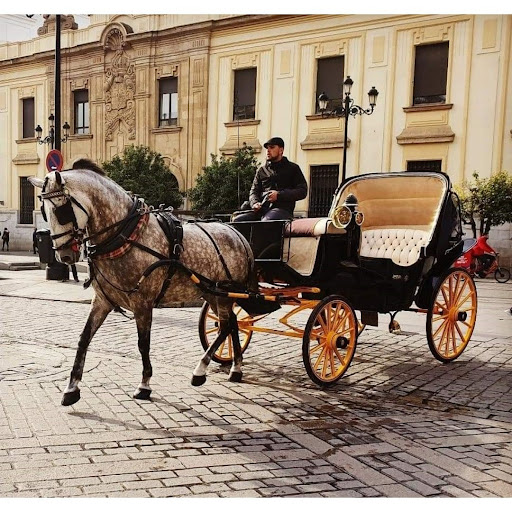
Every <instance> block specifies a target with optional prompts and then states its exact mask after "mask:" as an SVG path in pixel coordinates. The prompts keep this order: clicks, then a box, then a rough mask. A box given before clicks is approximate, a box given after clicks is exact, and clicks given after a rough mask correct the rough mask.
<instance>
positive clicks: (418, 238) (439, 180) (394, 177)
mask: <svg viewBox="0 0 512 512" xmlns="http://www.w3.org/2000/svg"><path fill="white" fill-rule="evenodd" d="M449 186H450V184H449V179H448V178H447V176H445V175H443V174H439V173H392V174H371V175H363V176H359V177H357V178H354V179H353V180H351V181H349V182H348V183H347V184H346V185H345V186H344V187H343V188H342V189H341V190H340V191H339V192H338V194H337V195H336V196H335V198H334V201H333V204H332V207H331V211H330V216H332V215H333V212H334V209H335V208H336V207H337V206H338V205H342V204H343V202H344V201H345V198H346V197H347V196H348V195H349V194H353V195H354V196H355V197H356V198H357V200H358V203H359V206H358V209H359V211H361V212H363V214H364V222H363V225H362V226H361V246H360V255H361V256H367V257H370V258H389V259H391V260H392V261H393V262H394V263H396V264H398V265H403V266H408V265H412V264H413V263H415V262H416V261H417V260H418V258H419V257H420V254H421V250H422V248H425V247H427V246H428V245H429V243H430V242H431V240H432V237H433V236H434V233H435V230H436V227H437V224H438V222H439V215H440V213H441V211H442V208H443V204H444V202H445V199H446V194H447V192H448V190H449Z"/></svg>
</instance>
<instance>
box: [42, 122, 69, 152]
mask: <svg viewBox="0 0 512 512" xmlns="http://www.w3.org/2000/svg"><path fill="white" fill-rule="evenodd" d="M48 121H50V129H49V132H50V133H49V134H48V135H47V136H46V137H42V135H43V129H42V128H41V126H40V125H37V126H36V137H37V141H38V142H39V144H50V148H51V149H53V148H54V146H55V142H56V135H55V124H54V121H55V117H54V116H53V114H50V116H49V117H48ZM70 128H71V126H69V124H68V122H67V121H66V122H65V123H64V124H63V125H62V129H63V130H64V137H62V138H61V139H60V141H61V142H67V140H68V138H69V130H70Z"/></svg>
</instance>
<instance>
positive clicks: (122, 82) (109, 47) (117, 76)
mask: <svg viewBox="0 0 512 512" xmlns="http://www.w3.org/2000/svg"><path fill="white" fill-rule="evenodd" d="M125 46H126V42H125V40H124V35H123V33H122V32H121V30H120V29H119V28H117V27H114V28H112V29H111V30H110V31H109V32H108V33H107V35H106V38H105V45H104V47H105V81H104V91H105V139H106V140H110V141H111V140H113V133H114V131H115V130H116V129H117V128H118V127H119V125H120V123H121V122H123V123H124V124H125V125H126V128H127V131H128V139H131V140H133V139H135V101H134V96H135V72H134V66H133V64H132V63H131V59H130V57H129V55H128V54H127V52H126V50H125Z"/></svg>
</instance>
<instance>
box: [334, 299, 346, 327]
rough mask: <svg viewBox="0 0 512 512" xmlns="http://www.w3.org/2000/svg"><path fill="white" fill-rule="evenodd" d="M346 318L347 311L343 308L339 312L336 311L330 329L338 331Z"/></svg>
mask: <svg viewBox="0 0 512 512" xmlns="http://www.w3.org/2000/svg"><path fill="white" fill-rule="evenodd" d="M339 306H341V304H339ZM346 320H347V312H346V311H345V310H342V311H341V313H338V315H337V317H336V319H335V322H334V326H333V329H332V330H333V331H335V332H338V330H339V328H340V326H342V325H344V324H345V322H346Z"/></svg>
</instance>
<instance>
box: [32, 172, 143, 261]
mask: <svg viewBox="0 0 512 512" xmlns="http://www.w3.org/2000/svg"><path fill="white" fill-rule="evenodd" d="M47 179H48V178H47ZM47 179H46V180H45V182H44V185H43V188H42V191H41V194H40V195H39V199H40V200H41V202H42V201H44V200H48V201H50V202H51V203H52V204H53V206H54V207H55V209H54V211H53V213H54V214H55V217H56V218H57V222H58V223H59V224H60V225H61V226H65V225H67V224H71V223H72V224H73V227H72V228H71V229H68V230H67V231H64V232H63V233H59V234H58V235H51V239H52V240H53V241H55V240H58V239H60V238H62V237H65V236H69V238H68V240H66V241H65V242H64V243H63V244H61V245H59V246H56V245H54V246H53V249H54V250H55V251H59V250H62V249H66V248H67V247H71V249H72V250H73V251H74V252H80V249H81V246H82V244H84V243H86V244H87V247H86V248H87V249H88V250H90V252H91V256H93V255H94V254H95V253H96V251H97V249H99V247H100V246H102V245H104V244H105V243H106V242H108V240H107V241H105V242H102V243H101V244H97V245H90V244H88V243H87V242H89V241H90V240H91V239H93V238H95V237H97V236H99V235H102V234H103V233H106V232H108V231H110V230H112V229H114V228H116V227H118V226H120V225H123V226H124V225H126V224H127V223H128V221H129V220H130V219H132V218H134V217H140V216H142V215H145V214H147V213H148V212H149V210H148V208H147V207H146V205H145V204H144V203H143V200H139V199H137V198H135V200H134V203H133V207H132V209H131V211H130V212H129V213H128V215H127V216H126V217H124V218H123V219H121V220H120V221H118V222H115V223H114V224H111V225H110V226H107V227H105V228H103V229H101V230H100V231H97V232H96V233H93V234H92V235H89V236H85V234H86V228H83V229H82V228H80V227H79V226H78V222H77V219H76V215H75V212H74V209H73V204H74V205H76V206H78V208H80V209H81V210H82V211H83V212H84V213H85V214H86V215H87V217H89V213H88V212H87V210H86V209H85V208H84V207H83V206H82V205H81V204H80V202H79V201H77V200H76V199H75V198H74V197H73V196H71V194H70V193H69V191H68V189H67V188H66V187H65V186H62V184H61V188H60V189H59V190H55V191H53V192H45V187H46V184H47ZM57 182H60V176H59V177H58V178H57ZM56 198H64V200H65V201H64V204H62V205H60V206H57V205H56V204H55V203H54V202H53V201H52V199H56ZM41 213H42V215H43V219H44V220H45V222H48V220H47V216H46V212H45V210H44V204H42V205H41ZM118 235H119V232H118V233H116V235H114V238H115V237H116V236H118Z"/></svg>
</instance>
